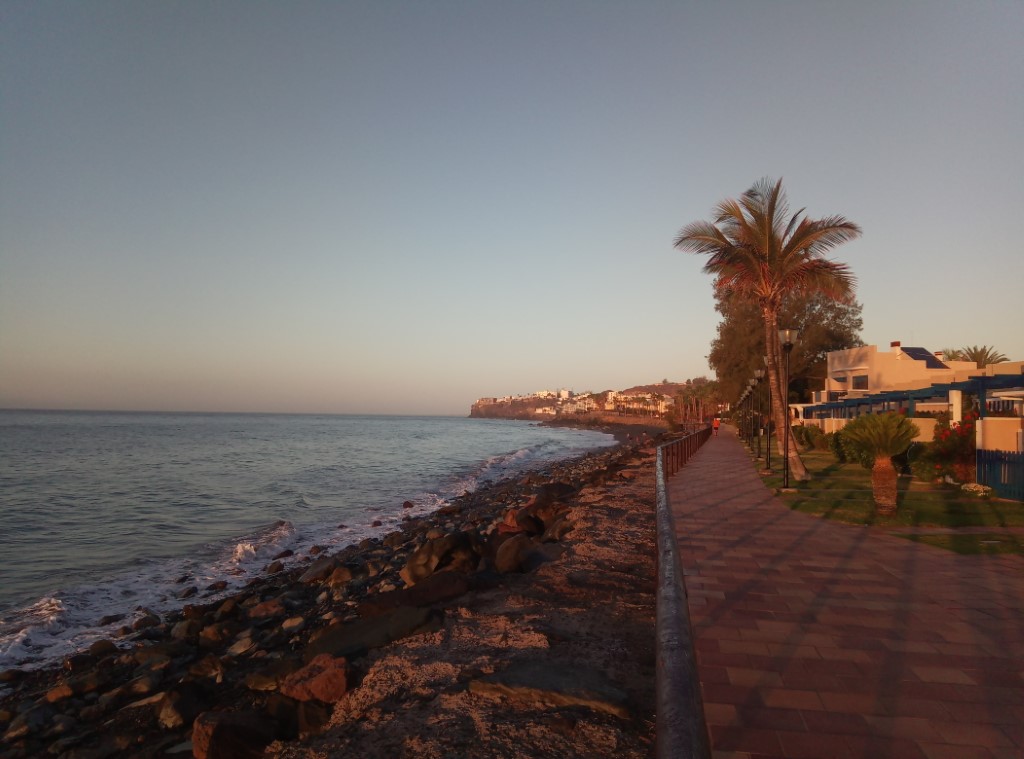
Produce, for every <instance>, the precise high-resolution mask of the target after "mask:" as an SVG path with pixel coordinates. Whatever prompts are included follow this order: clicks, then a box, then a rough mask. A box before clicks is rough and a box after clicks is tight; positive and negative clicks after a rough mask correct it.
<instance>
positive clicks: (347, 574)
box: [326, 565, 353, 588]
mask: <svg viewBox="0 0 1024 759" xmlns="http://www.w3.org/2000/svg"><path fill="white" fill-rule="evenodd" d="M352 577H353V575H352V570H351V569H349V568H348V567H346V566H344V565H342V566H340V567H336V568H335V570H334V571H333V572H331V574H330V576H329V577H328V578H327V581H326V584H327V585H329V586H330V587H332V588H336V587H338V586H339V585H345V584H346V583H348V582H351V581H352Z"/></svg>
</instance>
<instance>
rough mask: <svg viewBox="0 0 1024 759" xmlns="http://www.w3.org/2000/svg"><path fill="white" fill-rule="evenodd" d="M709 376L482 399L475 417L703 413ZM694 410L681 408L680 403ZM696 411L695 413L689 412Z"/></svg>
mask: <svg viewBox="0 0 1024 759" xmlns="http://www.w3.org/2000/svg"><path fill="white" fill-rule="evenodd" d="M712 384H713V383H711V382H709V381H708V380H707V379H705V378H700V379H697V380H689V381H687V382H668V381H667V380H665V381H663V382H660V383H656V384H653V385H637V386H634V387H631V388H628V389H625V390H604V391H602V392H599V393H595V392H592V391H586V392H580V393H577V392H574V391H572V390H564V389H560V390H538V391H536V392H533V393H530V394H528V395H506V396H504V397H500V398H479V399H478V400H477V401H476V402H475V403H474V404H473V406H472V408H471V409H470V412H469V415H470V416H471V417H481V418H491V419H542V420H543V419H554V418H556V417H587V416H592V417H598V418H599V417H603V416H606V415H619V416H644V417H661V418H672V417H682V416H687V417H688V416H691V415H703V414H705V413H706V412H707V410H708V408H709V407H710V406H711V402H712V398H711V393H710V390H711V386H712ZM705 388H706V389H707V391H708V392H703V393H702V392H700V391H701V390H703V389H705ZM691 399H692V406H693V408H692V409H685V410H684V409H682V408H677V402H681V403H686V404H687V405H690V402H691ZM689 411H692V412H694V413H693V414H691V413H686V412H689Z"/></svg>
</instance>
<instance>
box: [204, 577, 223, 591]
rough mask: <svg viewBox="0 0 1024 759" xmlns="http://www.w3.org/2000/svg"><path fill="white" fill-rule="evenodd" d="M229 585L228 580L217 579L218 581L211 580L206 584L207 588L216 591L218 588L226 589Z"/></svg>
mask: <svg viewBox="0 0 1024 759" xmlns="http://www.w3.org/2000/svg"><path fill="white" fill-rule="evenodd" d="M227 586H228V581H227V580H217V582H211V583H210V584H209V585H207V586H206V590H208V591H213V592H216V591H218V590H224V588H226V587H227Z"/></svg>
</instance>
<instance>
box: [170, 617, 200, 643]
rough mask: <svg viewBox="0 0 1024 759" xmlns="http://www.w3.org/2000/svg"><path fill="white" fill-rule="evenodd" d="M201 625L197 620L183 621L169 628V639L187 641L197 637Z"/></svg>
mask: <svg viewBox="0 0 1024 759" xmlns="http://www.w3.org/2000/svg"><path fill="white" fill-rule="evenodd" d="M202 629H203V623H202V622H200V621H199V620H198V619H183V620H182V621H181V622H178V624H176V625H175V626H174V627H172V628H171V637H172V638H174V639H175V640H188V639H190V638H195V637H197V636H198V635H199V631H200V630H202Z"/></svg>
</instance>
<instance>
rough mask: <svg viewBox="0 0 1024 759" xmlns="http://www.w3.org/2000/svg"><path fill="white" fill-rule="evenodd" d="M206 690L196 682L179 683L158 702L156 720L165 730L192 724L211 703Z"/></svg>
mask: <svg viewBox="0 0 1024 759" xmlns="http://www.w3.org/2000/svg"><path fill="white" fill-rule="evenodd" d="M209 702H210V699H209V696H208V695H207V694H206V691H205V690H203V689H202V688H200V687H199V686H198V685H197V684H195V683H179V684H178V685H176V686H174V688H173V689H171V690H169V691H167V692H166V693H164V695H163V698H161V699H160V701H158V702H157V704H156V720H157V722H158V723H159V724H160V726H161V727H162V728H164V729H165V730H174V729H176V728H179V727H183V726H185V725H188V724H191V723H192V721H193V720H195V718H196V717H197V716H198V715H199V713H200V712H201V711H203V710H204V709H206V708H208V707H209V705H210V703H209Z"/></svg>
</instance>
